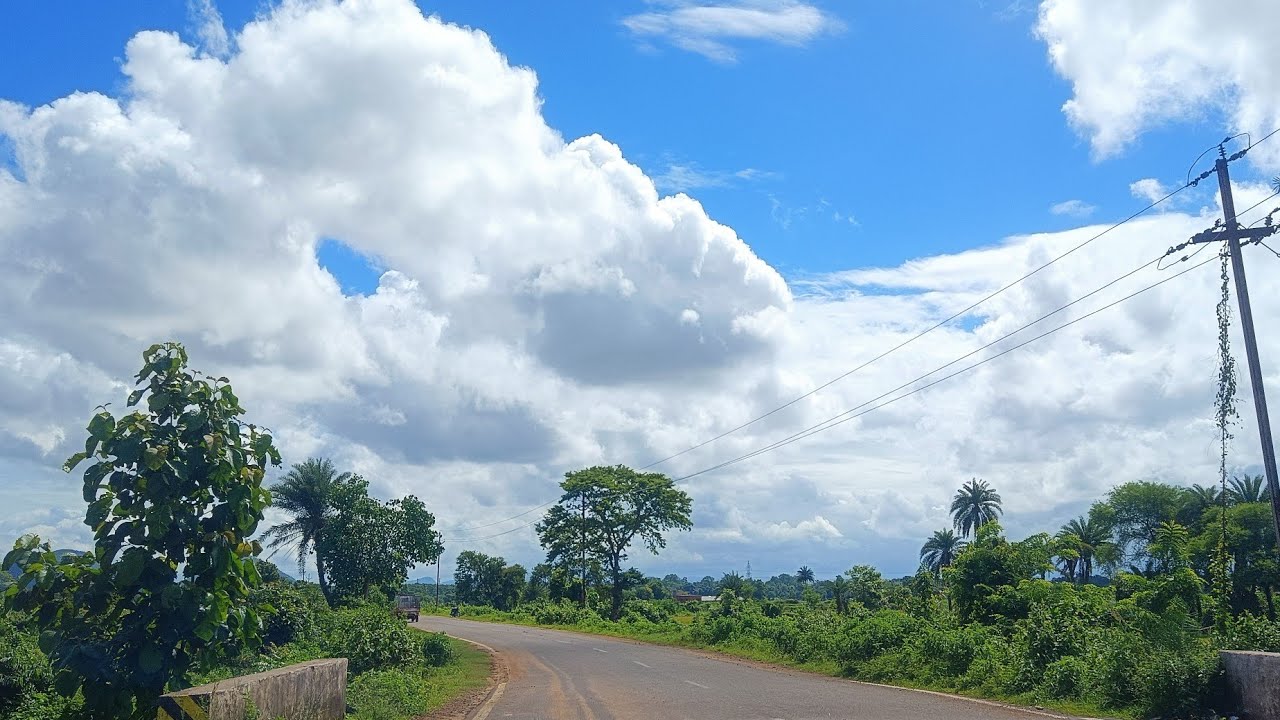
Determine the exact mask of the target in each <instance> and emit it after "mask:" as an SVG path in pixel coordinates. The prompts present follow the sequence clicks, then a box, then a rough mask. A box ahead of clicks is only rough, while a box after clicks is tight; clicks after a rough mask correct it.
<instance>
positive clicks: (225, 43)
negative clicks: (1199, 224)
mask: <svg viewBox="0 0 1280 720" xmlns="http://www.w3.org/2000/svg"><path fill="white" fill-rule="evenodd" d="M187 15H188V16H189V17H190V19H191V23H192V24H193V25H194V26H195V31H196V37H197V38H199V40H200V47H201V48H203V49H204V51H205V52H207V53H209V54H210V55H213V56H214V57H220V58H221V57H226V56H227V55H228V54H229V53H230V52H231V39H230V37H229V36H228V35H227V28H226V26H225V25H223V24H222V13H220V12H218V6H217V5H214V4H213V0H187Z"/></svg>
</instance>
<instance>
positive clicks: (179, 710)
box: [157, 658, 347, 720]
mask: <svg viewBox="0 0 1280 720" xmlns="http://www.w3.org/2000/svg"><path fill="white" fill-rule="evenodd" d="M250 700H251V701H252V707H253V709H254V713H256V717H258V718H260V720H276V719H277V718H284V720H342V718H343V716H344V715H346V712H347V660H346V658H334V659H326V660H312V661H311V662H305V663H299V664H297V665H290V666H288V667H282V668H278V669H275V670H268V671H267V672H262V673H255V674H253V675H243V676H241V677H235V678H231V679H229V680H223V681H221V682H216V683H212V684H209V685H200V686H199V687H193V688H187V689H186V690H179V691H177V692H172V693H168V694H166V695H164V696H163V697H161V698H160V707H159V712H158V714H157V718H159V720H245V718H246V716H247V715H248V716H250V717H252V714H250V713H249V707H250V705H249V701H250Z"/></svg>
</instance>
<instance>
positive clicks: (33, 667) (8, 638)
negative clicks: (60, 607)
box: [0, 571, 53, 712]
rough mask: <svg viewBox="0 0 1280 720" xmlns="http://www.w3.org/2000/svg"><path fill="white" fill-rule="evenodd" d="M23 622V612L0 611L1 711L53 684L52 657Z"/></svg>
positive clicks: (45, 690) (14, 706) (44, 690)
mask: <svg viewBox="0 0 1280 720" xmlns="http://www.w3.org/2000/svg"><path fill="white" fill-rule="evenodd" d="M0 572H2V571H0ZM21 623H22V619H21V617H20V616H17V615H5V614H0V712H3V711H5V710H11V709H13V708H16V707H18V706H19V705H20V704H22V700H23V696H24V695H26V694H28V693H40V692H47V691H49V690H50V689H51V688H52V687H53V671H52V669H51V668H50V665H49V659H48V658H46V657H45V655H44V653H42V652H40V647H39V645H38V644H37V638H36V633H35V632H34V631H33V630H28V629H26V628H25V627H23V625H22V624H21Z"/></svg>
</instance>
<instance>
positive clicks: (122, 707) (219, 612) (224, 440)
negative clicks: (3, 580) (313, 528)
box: [3, 343, 280, 718]
mask: <svg viewBox="0 0 1280 720" xmlns="http://www.w3.org/2000/svg"><path fill="white" fill-rule="evenodd" d="M137 385H138V388H137V389H136V390H134V391H133V392H132V393H131V394H130V395H129V398H128V407H130V408H134V409H133V410H132V411H131V412H129V413H127V414H125V415H123V416H122V417H119V418H117V417H115V416H114V415H112V414H111V413H110V412H108V411H107V410H106V409H105V408H102V409H100V410H99V411H98V412H97V413H96V414H95V415H94V416H93V419H92V420H90V422H89V427H88V431H89V438H88V440H87V441H86V442H85V449H84V452H82V453H76V454H75V455H73V456H72V457H71V458H70V459H69V460H67V462H66V464H65V465H64V466H63V469H64V470H66V471H68V472H70V471H71V470H73V469H75V468H76V467H77V466H79V465H80V464H81V463H83V462H85V461H86V460H87V461H89V463H90V464H89V466H88V467H87V468H86V469H85V470H84V478H83V479H84V499H85V501H86V502H88V503H89V507H88V511H87V512H86V513H85V524H86V525H88V526H89V527H90V528H92V529H93V535H94V550H93V552H92V553H91V554H88V555H67V556H64V557H62V558H58V557H57V556H56V555H55V554H54V553H53V552H52V551H51V550H50V549H49V546H48V544H42V543H41V542H40V541H39V539H38V538H36V537H33V536H27V537H24V538H22V539H21V540H19V541H18V543H17V544H16V545H15V547H14V549H13V551H12V552H10V553H9V555H8V556H7V557H6V558H5V559H4V561H3V566H4V567H9V566H10V565H13V564H16V565H18V566H19V567H20V568H21V570H22V573H23V574H22V577H21V579H20V580H19V582H18V583H17V584H16V585H13V586H11V587H9V588H8V589H7V590H6V591H5V599H6V604H7V606H8V607H9V608H11V609H15V610H22V611H27V612H30V613H31V614H32V616H33V617H34V619H35V622H36V623H37V624H38V626H39V628H40V629H41V631H42V632H41V646H42V649H43V650H44V651H45V653H46V654H48V656H49V657H50V660H51V662H52V665H53V668H54V672H55V673H56V675H55V680H54V683H55V688H56V689H57V691H58V692H59V693H60V694H62V695H65V696H68V697H70V696H72V695H74V694H75V693H77V692H80V693H82V694H83V697H84V708H85V714H86V715H87V716H88V717H93V718H123V717H137V718H141V717H148V716H153V715H154V713H155V709H154V702H155V700H156V698H157V697H158V696H159V695H160V694H161V693H163V692H165V691H166V690H168V689H170V688H173V687H177V686H180V685H182V684H183V683H184V682H185V680H186V678H187V677H188V674H189V673H190V672H191V671H192V669H193V668H198V667H202V666H205V665H207V664H208V663H209V662H210V661H212V660H213V659H215V658H216V657H217V656H218V654H219V653H220V652H227V651H234V650H235V649H237V648H253V647H255V646H257V645H258V644H259V642H260V638H259V633H260V628H261V621H260V618H259V614H258V609H257V608H256V607H255V606H254V604H253V603H252V602H250V591H251V590H252V589H253V588H254V587H256V586H257V585H259V584H260V578H259V575H258V570H257V567H256V565H255V564H254V563H253V562H252V558H253V556H255V555H257V554H258V553H259V552H260V550H261V547H260V546H259V545H258V544H257V543H256V542H251V541H250V540H249V537H250V536H252V535H253V533H254V532H256V531H257V528H258V523H259V522H260V521H261V520H262V512H263V508H265V507H266V506H267V503H268V502H269V501H270V496H269V494H268V492H267V490H266V489H265V488H263V487H262V479H263V474H264V472H265V469H266V467H267V466H269V465H277V464H279V462H280V457H279V454H278V453H277V452H276V449H275V446H274V445H273V444H272V441H271V436H270V435H269V434H267V433H266V432H264V431H263V430H261V429H259V428H257V427H255V426H254V425H248V424H245V423H244V422H243V420H242V419H241V416H242V415H244V412H245V411H244V408H242V407H241V406H240V400H239V399H238V398H237V397H236V395H235V393H234V392H233V391H232V389H231V386H230V384H228V381H227V379H226V378H217V379H210V378H208V377H205V376H203V375H200V374H198V373H194V372H192V371H190V370H188V369H187V352H186V350H185V349H184V348H183V347H182V346H181V345H179V344H177V343H166V344H163V345H153V346H152V347H150V348H148V349H147V351H146V352H145V353H143V367H142V370H141V371H140V372H139V373H138V375H137ZM179 568H181V574H179Z"/></svg>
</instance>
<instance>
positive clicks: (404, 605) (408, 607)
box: [395, 595, 422, 622]
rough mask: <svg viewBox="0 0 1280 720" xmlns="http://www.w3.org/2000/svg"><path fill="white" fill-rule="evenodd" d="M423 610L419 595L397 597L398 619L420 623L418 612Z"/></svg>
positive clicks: (396, 611)
mask: <svg viewBox="0 0 1280 720" xmlns="http://www.w3.org/2000/svg"><path fill="white" fill-rule="evenodd" d="M421 609H422V605H421V603H420V602H419V601H418V596H417V595H397V596H396V609H395V613H396V617H398V618H407V619H408V620H409V622H418V612H419V611H420V610H421Z"/></svg>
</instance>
